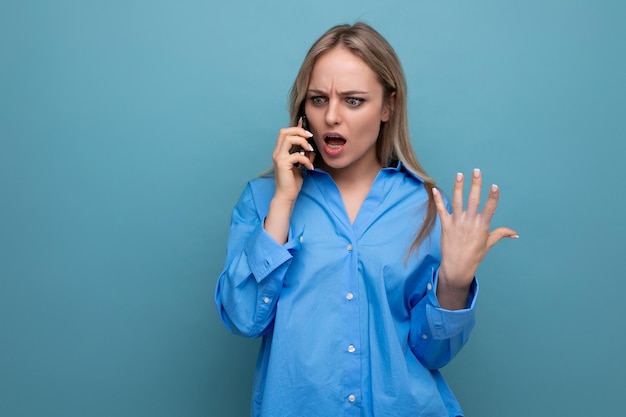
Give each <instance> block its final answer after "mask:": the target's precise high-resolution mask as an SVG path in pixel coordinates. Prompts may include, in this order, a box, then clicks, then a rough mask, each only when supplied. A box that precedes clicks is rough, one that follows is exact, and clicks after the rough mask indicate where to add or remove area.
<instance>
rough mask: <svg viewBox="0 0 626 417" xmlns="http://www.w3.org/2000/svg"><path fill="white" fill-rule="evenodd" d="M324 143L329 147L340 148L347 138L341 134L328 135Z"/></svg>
mask: <svg viewBox="0 0 626 417" xmlns="http://www.w3.org/2000/svg"><path fill="white" fill-rule="evenodd" d="M324 143H325V144H326V146H327V147H328V148H329V149H335V150H339V149H341V148H342V147H343V145H345V144H346V140H345V139H344V138H342V137H341V136H326V137H325V138H324Z"/></svg>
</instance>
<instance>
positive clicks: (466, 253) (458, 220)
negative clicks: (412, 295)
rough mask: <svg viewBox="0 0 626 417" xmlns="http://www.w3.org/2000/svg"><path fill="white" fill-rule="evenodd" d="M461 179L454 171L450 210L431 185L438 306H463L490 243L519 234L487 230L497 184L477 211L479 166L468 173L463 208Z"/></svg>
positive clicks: (496, 204) (480, 183) (501, 230)
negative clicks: (437, 227)
mask: <svg viewBox="0 0 626 417" xmlns="http://www.w3.org/2000/svg"><path fill="white" fill-rule="evenodd" d="M464 182H465V180H464V177H463V174H457V176H456V181H455V183H454V195H453V197H452V213H448V210H447V209H446V206H445V204H444V202H443V199H442V197H441V194H440V193H439V190H437V189H436V188H434V189H433V195H434V198H435V204H436V206H437V213H438V214H439V217H440V219H441V265H440V268H439V282H438V286H437V296H438V298H439V302H440V304H441V306H442V307H444V308H448V309H459V308H464V307H465V304H466V301H467V294H468V291H469V287H470V285H471V283H472V280H473V278H474V275H475V273H476V269H477V268H478V265H479V264H480V262H481V261H482V260H483V258H484V257H485V255H487V252H489V250H490V249H491V248H492V247H493V245H495V244H496V243H497V242H498V241H499V240H500V239H502V238H505V237H509V238H518V237H519V236H518V235H517V233H516V232H515V231H514V230H512V229H509V228H506V227H499V228H497V229H494V230H493V231H490V228H491V219H492V218H493V215H494V213H495V212H496V208H497V206H498V198H499V196H500V190H499V189H498V186H496V185H495V184H494V185H492V186H491V188H490V189H489V196H488V197H487V202H486V203H485V206H484V208H483V211H482V212H479V211H478V207H479V205H480V189H481V186H482V175H481V172H480V170H479V169H475V170H474V171H473V173H472V185H471V187H470V192H469V196H468V199H467V207H466V209H465V210H464V209H463V185H464Z"/></svg>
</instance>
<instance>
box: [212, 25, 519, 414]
mask: <svg viewBox="0 0 626 417" xmlns="http://www.w3.org/2000/svg"><path fill="white" fill-rule="evenodd" d="M290 108H291V120H292V127H288V128H284V129H282V130H281V131H280V133H279V135H278V139H277V141H276V147H275V149H274V152H273V155H272V158H273V172H272V174H270V175H267V176H263V177H261V178H257V179H254V180H252V181H250V182H249V183H248V185H247V187H246V189H245V190H244V192H243V194H242V196H241V198H240V200H239V202H238V203H237V205H236V207H235V209H234V211H233V216H232V223H231V229H230V235H229V240H228V251H227V259H226V265H225V268H224V271H223V273H222V275H221V276H220V278H219V282H218V284H217V290H216V302H217V306H218V309H219V313H220V317H221V319H222V321H223V322H224V324H225V325H226V327H227V328H228V329H229V330H231V331H232V332H234V333H236V334H241V335H244V336H247V337H260V336H262V337H263V340H262V344H261V350H260V353H259V359H258V362H257V369H256V375H255V381H254V394H253V404H252V415H253V416H268V417H284V416H307V417H308V416H339V415H345V416H376V417H381V416H393V417H404V416H412V417H414V416H459V415H462V411H461V408H460V406H459V404H458V402H457V401H456V399H455V398H454V395H453V394H452V393H451V391H450V389H449V388H448V386H447V384H446V383H445V381H444V380H443V378H442V376H441V374H440V373H439V371H438V369H439V368H441V367H442V366H444V365H445V364H447V363H448V362H449V361H450V360H451V359H452V358H453V357H454V356H455V355H456V354H457V353H458V352H459V350H460V349H461V348H462V346H463V345H464V344H465V342H466V341H467V339H468V336H469V333H470V331H471V329H472V327H473V324H474V308H475V303H476V297H477V293H478V286H477V283H476V281H475V279H474V274H475V271H476V268H477V267H478V264H479V263H480V261H481V260H482V259H483V257H484V256H485V255H486V253H487V252H488V251H489V249H490V248H491V247H492V246H493V245H494V244H495V243H496V242H497V241H498V240H500V239H501V238H503V237H517V235H516V233H515V232H514V231H513V230H511V229H507V228H499V229H496V230H494V231H493V232H491V233H490V232H489V229H490V222H491V218H492V216H493V213H494V212H495V210H496V206H497V200H498V195H499V191H498V188H497V187H496V186H492V187H491V189H490V192H489V197H488V200H487V202H486V204H485V206H484V209H483V211H482V213H479V212H478V206H479V196H480V188H481V174H480V171H479V170H474V172H473V175H472V180H471V188H470V193H469V197H468V204H467V208H466V210H463V184H464V178H463V175H462V174H457V179H456V182H455V187H454V195H453V199H452V205H451V209H452V212H451V213H449V212H448V210H447V206H446V203H445V202H444V200H443V199H442V195H441V194H440V193H439V192H438V191H437V189H435V188H434V182H433V180H432V179H430V178H429V177H428V176H427V175H426V173H425V172H424V170H423V169H422V167H421V166H420V164H419V163H418V161H417V158H416V157H415V155H414V153H413V150H412V148H411V142H410V138H409V135H408V122H407V110H406V86H405V79H404V74H403V72H402V68H401V66H400V63H399V61H398V58H397V56H396V54H395V52H394V51H393V49H392V47H391V46H390V45H389V44H388V43H387V41H386V40H385V39H384V38H382V37H381V36H380V34H378V33H377V32H376V31H375V30H374V29H372V28H371V27H370V26H368V25H366V24H363V23H357V24H355V25H352V26H350V25H340V26H336V27H334V28H332V29H330V30H329V31H328V32H326V33H325V34H324V35H323V36H322V37H321V38H320V39H319V40H318V41H317V42H315V43H314V45H313V46H312V47H311V49H310V50H309V53H308V54H307V56H306V58H305V59H304V62H303V64H302V67H301V68H300V71H299V73H298V75H297V78H296V80H295V83H294V85H293V87H292V90H291V98H290ZM294 151H295V152H294Z"/></svg>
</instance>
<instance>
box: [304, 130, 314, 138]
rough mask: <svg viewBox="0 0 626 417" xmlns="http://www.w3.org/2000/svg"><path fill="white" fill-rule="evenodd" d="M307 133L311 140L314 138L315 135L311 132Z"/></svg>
mask: <svg viewBox="0 0 626 417" xmlns="http://www.w3.org/2000/svg"><path fill="white" fill-rule="evenodd" d="M305 132H306V134H307V135H308V136H309V137H310V138H311V137H313V133H311V132H309V131H308V130H306V131H305Z"/></svg>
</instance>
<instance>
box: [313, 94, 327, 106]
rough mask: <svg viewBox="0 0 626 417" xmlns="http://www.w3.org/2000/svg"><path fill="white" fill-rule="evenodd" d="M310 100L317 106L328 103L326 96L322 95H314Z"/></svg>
mask: <svg viewBox="0 0 626 417" xmlns="http://www.w3.org/2000/svg"><path fill="white" fill-rule="evenodd" d="M310 100H311V102H312V103H313V104H315V105H316V106H319V105H321V104H324V103H326V98H325V97H322V96H314V97H311V98H310Z"/></svg>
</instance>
